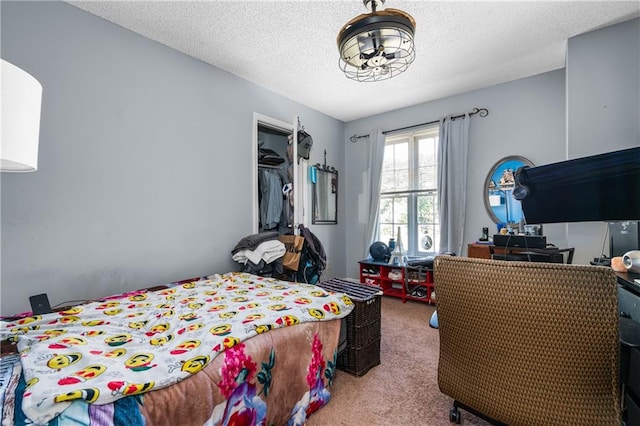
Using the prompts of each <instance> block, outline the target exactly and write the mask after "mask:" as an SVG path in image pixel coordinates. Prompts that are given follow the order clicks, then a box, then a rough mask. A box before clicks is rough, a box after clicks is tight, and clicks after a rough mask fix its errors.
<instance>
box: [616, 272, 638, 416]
mask: <svg viewBox="0 0 640 426" xmlns="http://www.w3.org/2000/svg"><path fill="white" fill-rule="evenodd" d="M616 278H617V280H618V284H619V285H620V287H622V288H623V289H624V290H626V291H628V292H629V293H631V294H633V295H635V296H640V284H638V283H636V282H634V279H636V278H640V274H638V273H633V272H616ZM621 302H622V300H621ZM634 305H635V303H634ZM630 306H631V305H629V306H628V307H630ZM633 315H634V314H632V316H633ZM635 320H636V321H634V320H633V319H631V318H624V317H621V318H620V384H622V385H623V387H622V390H623V397H624V411H623V416H624V419H625V422H626V424H627V425H628V426H638V425H640V323H638V322H637V320H638V317H636V318H635Z"/></svg>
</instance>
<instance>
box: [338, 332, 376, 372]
mask: <svg viewBox="0 0 640 426" xmlns="http://www.w3.org/2000/svg"><path fill="white" fill-rule="evenodd" d="M376 365H380V338H378V339H376V340H374V341H372V342H371V343H369V344H368V345H367V346H363V347H362V348H360V349H356V348H352V347H349V346H347V350H345V351H344V352H342V354H340V355H339V356H338V368H340V369H341V370H342V371H344V372H346V373H349V374H353V375H354V376H357V377H360V376H364V375H365V374H366V373H367V372H368V371H369V370H371V369H372V368H373V367H375V366H376Z"/></svg>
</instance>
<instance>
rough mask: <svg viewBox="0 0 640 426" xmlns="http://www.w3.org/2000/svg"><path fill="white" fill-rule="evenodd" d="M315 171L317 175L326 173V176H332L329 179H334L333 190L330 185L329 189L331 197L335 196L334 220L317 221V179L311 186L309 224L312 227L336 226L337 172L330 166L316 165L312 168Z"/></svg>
mask: <svg viewBox="0 0 640 426" xmlns="http://www.w3.org/2000/svg"><path fill="white" fill-rule="evenodd" d="M313 167H315V168H316V169H317V171H318V174H320V173H321V172H322V173H327V174H328V175H334V176H332V177H331V179H335V188H334V186H333V185H332V187H331V195H334V196H335V207H336V208H335V219H333V220H327V219H317V218H316V216H317V214H316V212H317V209H318V206H319V203H318V183H319V182H318V179H317V181H316V183H314V184H313V191H312V203H311V223H312V224H314V225H337V224H338V170H336V169H335V168H333V167H331V166H322V165H320V164H316V165H315V166H313ZM334 189H335V190H334Z"/></svg>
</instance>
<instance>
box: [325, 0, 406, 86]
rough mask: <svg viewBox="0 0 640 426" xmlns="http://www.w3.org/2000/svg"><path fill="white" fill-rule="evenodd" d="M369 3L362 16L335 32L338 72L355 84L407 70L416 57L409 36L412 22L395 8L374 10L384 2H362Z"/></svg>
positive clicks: (378, 0) (390, 76) (371, 0)
mask: <svg viewBox="0 0 640 426" xmlns="http://www.w3.org/2000/svg"><path fill="white" fill-rule="evenodd" d="M363 3H364V5H365V7H369V4H371V13H364V14H362V15H358V16H356V17H355V18H353V19H352V20H351V21H349V22H347V23H346V24H345V25H344V27H342V29H341V30H340V32H339V33H338V39H337V41H338V50H339V51H340V61H339V64H340V69H341V70H342V71H343V72H344V73H345V74H346V76H347V77H349V78H351V79H353V80H357V81H378V80H386V79H388V78H392V77H395V76H396V75H398V74H400V73H402V72H404V71H406V70H407V68H408V67H409V65H410V64H411V63H412V62H413V60H414V59H415V57H416V52H415V49H414V43H413V36H414V33H415V30H416V21H415V20H414V19H413V17H412V16H411V15H409V14H408V13H406V12H404V11H402V10H398V9H384V10H381V11H378V10H377V7H378V5H381V4H384V0H363Z"/></svg>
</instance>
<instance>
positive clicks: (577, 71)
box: [345, 19, 640, 277]
mask: <svg viewBox="0 0 640 426" xmlns="http://www.w3.org/2000/svg"><path fill="white" fill-rule="evenodd" d="M639 22H640V20H639V19H634V20H631V21H627V22H624V23H621V24H618V25H614V26H611V27H608V28H604V29H601V30H598V31H593V32H590V33H587V34H584V35H581V36H577V37H574V38H572V39H570V40H569V44H568V55H567V68H566V71H565V69H561V70H556V71H552V72H549V73H545V74H540V75H536V76H533V77H529V78H523V79H520V80H517V81H513V82H510V83H506V84H500V85H496V86H493V87H489V88H486V89H482V90H477V91H473V92H469V93H465V94H462V95H459V96H454V97H450V98H446V99H441V100H437V101H434V102H428V103H424V104H421V105H416V106H413V107H410V108H404V109H401V110H397V111H392V112H389V113H385V114H381V115H378V116H374V117H368V118H364V119H361V120H357V121H353V122H350V123H347V126H346V128H345V141H346V140H348V138H349V137H350V136H351V135H353V134H354V133H355V134H358V135H361V134H366V133H369V132H370V131H372V130H374V129H382V130H389V129H394V128H399V127H403V126H408V125H413V124H417V123H423V122H427V121H431V120H434V119H439V118H440V117H442V116H444V115H446V114H451V113H461V112H465V111H470V110H472V109H473V108H474V107H486V108H488V109H489V116H488V117H485V118H480V117H478V116H473V117H472V118H471V126H470V151H469V174H468V180H467V182H468V185H467V190H468V192H467V215H466V223H465V224H464V227H465V238H464V239H465V241H467V242H473V241H475V240H476V239H477V238H478V237H479V236H480V232H481V228H482V227H483V226H487V227H489V229H490V234H491V233H492V232H493V231H495V226H494V224H493V223H492V221H491V220H490V219H489V216H488V215H487V214H486V212H485V209H484V204H483V198H482V197H483V194H484V190H483V187H482V186H483V183H484V179H485V177H486V174H487V173H488V172H489V170H490V168H491V166H492V165H493V164H494V163H495V162H496V161H497V160H498V159H500V158H502V157H504V156H507V155H522V156H524V157H526V158H528V159H530V160H531V161H532V162H533V163H534V164H537V165H542V164H548V163H553V162H557V161H563V160H566V159H570V158H576V157H581V156H586V155H593V154H598V153H602V152H608V151H614V150H618V149H623V148H629V147H633V146H638V145H639V144H640V106H639V102H640V88H639V84H640V83H639V82H640V70H639V67H640V57H639V55H640V31H639V26H640V24H639ZM368 153H369V146H368V142H367V141H366V139H360V140H359V141H358V142H357V143H356V144H350V143H347V146H346V151H345V158H346V163H347V164H349V170H348V171H347V176H348V179H347V180H348V182H347V185H348V191H349V193H350V194H352V196H351V197H350V198H349V199H348V200H347V203H348V204H347V214H348V217H349V222H348V225H349V227H348V233H347V241H346V244H347V254H348V259H347V271H348V273H349V275H350V276H354V277H355V276H357V274H358V269H357V261H358V260H360V259H362V258H363V257H364V256H365V253H366V245H365V242H364V230H365V226H366V220H367V210H366V206H367V205H368V197H367V191H366V188H367V185H368V182H367V164H368ZM605 231H606V225H605V224H604V223H600V222H587V223H576V224H550V225H545V226H544V233H545V235H546V236H547V238H548V241H549V242H552V243H554V244H556V245H558V246H560V247H575V248H576V253H575V257H574V263H583V264H586V263H588V262H589V260H592V258H593V257H594V256H598V255H599V254H600V253H601V251H602V245H603V239H604V235H605ZM607 252H608V244H605V253H607Z"/></svg>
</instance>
